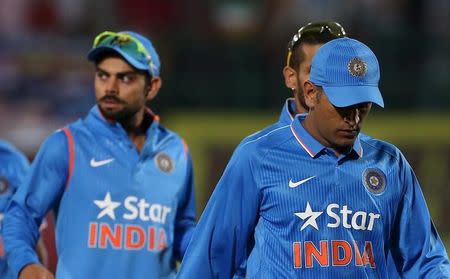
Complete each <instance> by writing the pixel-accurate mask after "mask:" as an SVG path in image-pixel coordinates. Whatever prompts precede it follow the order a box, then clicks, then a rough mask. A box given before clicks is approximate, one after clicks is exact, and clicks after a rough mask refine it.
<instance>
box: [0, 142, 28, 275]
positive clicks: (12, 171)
mask: <svg viewBox="0 0 450 279" xmlns="http://www.w3.org/2000/svg"><path fill="white" fill-rule="evenodd" d="M28 170H29V162H28V159H27V158H26V157H25V156H24V155H23V154H22V153H21V152H20V151H19V150H17V149H16V148H15V147H14V146H12V145H11V144H10V143H8V142H6V141H4V140H0V278H5V279H6V278H14V276H13V274H12V272H11V270H10V269H9V268H8V266H7V264H6V259H5V253H4V247H3V238H2V227H3V224H2V223H3V218H4V212H5V210H6V207H7V205H8V203H9V201H10V199H11V197H12V195H13V194H14V192H16V190H17V188H18V187H19V185H20V184H21V182H22V180H23V178H24V176H25V175H26V173H27V172H28Z"/></svg>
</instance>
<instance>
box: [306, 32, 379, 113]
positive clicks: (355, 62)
mask: <svg viewBox="0 0 450 279" xmlns="http://www.w3.org/2000/svg"><path fill="white" fill-rule="evenodd" d="M309 79H310V81H311V82H312V83H313V84H315V85H318V86H321V87H322V88H323V90H324V91H325V94H326V95H327V97H328V99H329V100H330V102H331V103H332V104H333V105H334V106H336V107H348V106H352V105H356V104H359V103H365V102H372V103H375V104H377V105H379V106H380V107H384V101H383V97H382V96H381V92H380V90H379V89H378V82H379V81H380V66H379V65H378V60H377V57H376V56H375V54H374V53H373V52H372V50H370V48H369V47H368V46H366V45H365V44H363V43H361V42H360V41H357V40H355V39H350V38H339V39H334V40H331V41H329V42H328V43H326V44H324V45H323V46H321V47H320V48H319V49H318V50H317V52H316V54H315V55H314V57H313V60H312V63H311V73H310V78H309Z"/></svg>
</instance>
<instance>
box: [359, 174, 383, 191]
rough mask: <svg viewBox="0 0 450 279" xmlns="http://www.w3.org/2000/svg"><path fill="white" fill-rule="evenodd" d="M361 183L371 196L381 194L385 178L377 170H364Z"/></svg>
mask: <svg viewBox="0 0 450 279" xmlns="http://www.w3.org/2000/svg"><path fill="white" fill-rule="evenodd" d="M362 182H363V184H364V186H365V187H366V188H367V190H369V191H370V192H371V193H373V194H382V193H383V192H384V190H385V189H386V176H385V175H384V173H383V172H382V171H381V170H379V169H375V168H369V169H366V170H365V171H364V172H363V175H362Z"/></svg>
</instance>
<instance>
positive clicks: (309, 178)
mask: <svg viewBox="0 0 450 279" xmlns="http://www.w3.org/2000/svg"><path fill="white" fill-rule="evenodd" d="M314 177H316V176H315V175H314V176H311V177H308V178H305V179H303V180H300V181H297V182H293V181H292V179H290V180H289V187H291V188H296V187H298V186H300V185H302V184H303V183H305V182H306V181H309V180H311V179H313V178H314Z"/></svg>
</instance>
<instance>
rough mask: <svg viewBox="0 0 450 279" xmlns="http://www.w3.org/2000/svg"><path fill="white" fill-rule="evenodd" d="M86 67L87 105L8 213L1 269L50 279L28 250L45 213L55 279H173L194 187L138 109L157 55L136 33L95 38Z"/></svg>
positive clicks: (184, 157) (186, 236) (172, 147)
mask: <svg viewBox="0 0 450 279" xmlns="http://www.w3.org/2000/svg"><path fill="white" fill-rule="evenodd" d="M88 59H89V60H90V61H93V62H94V64H95V67H96V75H95V92H96V99H97V105H96V106H94V107H93V108H92V109H91V111H90V112H89V114H88V115H87V116H86V118H84V119H82V120H78V121H76V122H74V123H72V124H70V125H68V126H67V127H65V128H64V129H61V130H59V131H56V132H55V133H53V134H52V135H50V136H49V137H48V138H47V140H46V141H45V142H44V143H43V145H42V146H41V148H40V150H39V152H38V154H37V157H36V159H35V160H34V161H33V164H32V167H31V174H30V175H28V176H27V178H26V180H25V183H24V185H23V188H21V189H20V190H19V191H18V192H17V193H16V195H14V197H13V201H12V203H11V205H10V206H9V208H8V213H7V214H8V215H7V218H6V219H5V231H4V233H5V241H6V243H7V245H6V251H7V255H8V262H9V264H10V265H11V267H12V269H13V271H14V273H15V274H16V275H20V278H30V277H32V276H36V277H33V278H37V277H38V276H41V277H42V278H53V275H52V274H50V272H48V271H47V270H45V269H44V268H43V267H42V266H40V265H38V264H37V263H38V261H37V259H36V255H35V253H34V252H33V250H32V247H33V245H34V243H35V241H36V237H37V227H38V226H39V223H40V221H41V220H42V217H43V216H44V215H45V213H46V212H47V211H48V210H50V209H54V210H55V211H56V212H57V217H56V248H57V254H58V263H57V269H56V274H55V275H56V276H55V277H57V278H174V277H175V274H176V260H181V258H182V257H183V255H184V252H185V250H186V248H187V244H188V243H189V240H190V236H191V233H192V230H193V228H194V224H195V205H194V185H193V173H192V163H191V158H190V154H189V151H188V148H187V146H186V144H185V143H184V142H183V140H182V139H181V138H180V137H179V136H178V135H177V134H175V133H174V132H172V131H170V130H168V129H166V128H164V127H163V126H162V125H161V124H160V123H159V120H158V117H157V116H155V115H153V113H151V111H150V110H149V109H147V108H146V106H145V104H146V102H147V101H148V100H151V99H152V98H153V97H154V96H155V95H156V93H157V92H158V90H159V88H160V86H161V79H160V77H159V69H160V62H159V58H158V55H157V53H156V51H155V49H154V47H153V45H152V43H151V42H150V41H149V40H148V39H147V38H145V37H143V36H141V35H139V34H137V33H134V32H119V33H115V32H103V33H101V34H100V35H98V36H97V37H96V39H95V41H94V45H93V49H92V50H91V51H90V52H89V54H88ZM41 277H39V278H41Z"/></svg>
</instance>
